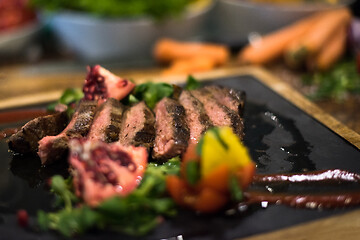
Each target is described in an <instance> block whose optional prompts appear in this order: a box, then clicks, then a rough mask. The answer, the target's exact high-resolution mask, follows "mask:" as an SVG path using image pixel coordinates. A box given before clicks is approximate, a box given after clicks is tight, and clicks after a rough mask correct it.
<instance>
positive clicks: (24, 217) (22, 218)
mask: <svg viewBox="0 0 360 240" xmlns="http://www.w3.org/2000/svg"><path fill="white" fill-rule="evenodd" d="M16 215H17V221H18V224H19V226H20V227H27V226H28V224H29V215H28V213H27V211H26V210H24V209H20V210H18V211H17V214H16Z"/></svg>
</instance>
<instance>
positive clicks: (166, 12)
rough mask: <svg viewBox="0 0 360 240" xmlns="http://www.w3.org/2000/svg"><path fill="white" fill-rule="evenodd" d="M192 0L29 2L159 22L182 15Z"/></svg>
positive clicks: (48, 8)
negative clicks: (149, 18) (150, 18)
mask: <svg viewBox="0 0 360 240" xmlns="http://www.w3.org/2000/svg"><path fill="white" fill-rule="evenodd" d="M192 1H193V0H156V1H149V0H131V1H129V0H102V1H93V0H81V1H73V0H31V2H30V3H31V4H32V5H33V6H35V7H37V8H41V9H45V10H49V11H58V10H75V11H81V12H87V13H91V14H93V15H98V16H105V17H140V16H151V17H153V18H155V19H157V20H161V19H163V18H165V17H168V16H175V15H179V14H180V13H182V12H183V11H184V10H185V8H186V6H187V5H188V4H189V3H191V2H192Z"/></svg>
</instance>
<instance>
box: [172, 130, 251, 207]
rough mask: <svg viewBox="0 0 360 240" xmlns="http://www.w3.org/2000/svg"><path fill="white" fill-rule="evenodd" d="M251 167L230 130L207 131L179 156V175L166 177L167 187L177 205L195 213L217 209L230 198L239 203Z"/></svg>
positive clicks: (243, 150) (237, 139) (248, 157)
mask: <svg viewBox="0 0 360 240" xmlns="http://www.w3.org/2000/svg"><path fill="white" fill-rule="evenodd" d="M254 173H255V164H254V162H253V161H252V160H251V158H250V156H249V154H248V151H247V149H246V148H245V146H244V145H243V144H242V143H241V142H240V140H239V138H238V137H237V136H236V135H235V134H234V133H233V131H232V130H231V128H229V127H224V128H213V129H210V130H208V131H207V132H206V133H205V134H204V136H203V137H202V139H201V140H200V142H199V143H198V145H194V144H193V145H190V146H189V148H188V150H187V152H186V153H185V154H184V155H183V157H182V165H181V175H180V176H174V175H170V176H168V177H167V179H166V182H167V188H168V191H169V194H170V195H171V197H172V198H173V199H174V201H175V202H176V203H177V204H179V205H180V206H184V207H188V208H190V209H193V210H196V211H199V212H215V211H218V210H220V209H221V208H222V207H224V205H225V204H226V203H227V202H228V201H229V200H230V198H232V199H233V200H234V201H241V200H242V196H243V195H242V192H243V191H244V190H245V189H246V188H247V187H248V185H249V184H250V183H251V180H252V177H253V175H254Z"/></svg>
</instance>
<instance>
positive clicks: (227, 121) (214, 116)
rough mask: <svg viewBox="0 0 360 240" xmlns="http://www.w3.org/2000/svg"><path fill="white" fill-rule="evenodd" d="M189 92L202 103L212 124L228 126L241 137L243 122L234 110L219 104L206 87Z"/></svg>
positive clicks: (242, 134)
mask: <svg viewBox="0 0 360 240" xmlns="http://www.w3.org/2000/svg"><path fill="white" fill-rule="evenodd" d="M191 94H192V95H193V96H194V97H196V98H197V99H199V101H200V102H201V103H202V104H203V105H204V108H205V111H206V113H207V115H208V116H209V118H210V120H211V121H212V123H213V124H214V126H217V127H222V126H229V127H231V128H232V129H233V131H234V133H235V134H237V135H238V136H239V137H240V138H241V139H242V138H243V136H244V123H243V120H242V118H241V117H240V115H239V114H238V113H237V112H235V111H234V110H231V109H229V108H228V107H226V106H225V105H223V104H221V103H220V102H219V101H218V100H217V99H216V98H215V97H214V96H213V94H212V93H211V92H210V91H208V90H207V89H206V88H201V89H196V90H192V91H191Z"/></svg>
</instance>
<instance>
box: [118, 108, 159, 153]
mask: <svg viewBox="0 0 360 240" xmlns="http://www.w3.org/2000/svg"><path fill="white" fill-rule="evenodd" d="M154 139H155V116H154V113H153V112H152V111H151V110H150V108H149V107H148V106H146V104H145V102H139V103H137V104H136V105H134V106H132V107H131V108H129V109H128V110H127V111H126V112H125V113H124V118H123V122H122V126H121V133H120V137H119V141H120V142H121V144H123V145H134V146H143V147H146V148H147V149H150V148H151V147H153V145H154Z"/></svg>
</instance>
